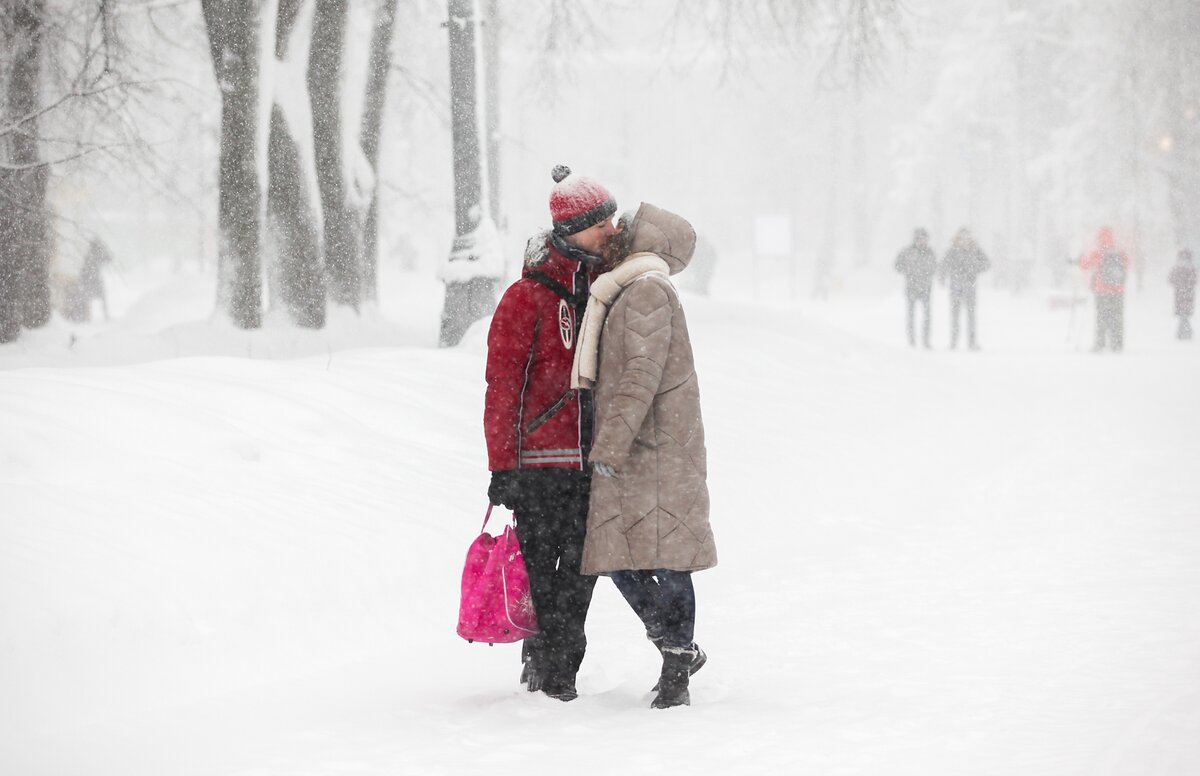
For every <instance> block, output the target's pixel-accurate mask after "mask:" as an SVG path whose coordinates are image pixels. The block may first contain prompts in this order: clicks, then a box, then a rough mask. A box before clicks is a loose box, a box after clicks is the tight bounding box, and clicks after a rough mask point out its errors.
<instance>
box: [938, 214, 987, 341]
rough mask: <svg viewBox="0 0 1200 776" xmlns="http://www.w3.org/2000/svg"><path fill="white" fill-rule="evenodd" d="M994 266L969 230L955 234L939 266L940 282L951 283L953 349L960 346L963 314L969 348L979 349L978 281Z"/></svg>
mask: <svg viewBox="0 0 1200 776" xmlns="http://www.w3.org/2000/svg"><path fill="white" fill-rule="evenodd" d="M991 266H992V263H991V262H990V261H989V260H988V257H987V256H985V255H984V253H983V251H982V250H980V248H979V245H978V243H976V242H975V238H974V237H973V236H972V235H971V233H970V232H969V231H967V230H966V229H959V230H958V234H956V235H954V242H953V243H952V244H951V246H950V250H948V251H946V256H945V258H943V259H942V264H941V266H940V267H938V279H939V280H941V282H942V283H946V282H949V284H950V347H951V348H956V347H958V321H959V318H960V315H959V314H960V312H961V311H962V310H963V308H966V313H967V347H969V348H970V349H971V350H979V342H978V341H977V340H976V338H975V298H976V291H975V279H976V278H978V277H979V273H981V272H986V271H987V270H988V268H989V267H991Z"/></svg>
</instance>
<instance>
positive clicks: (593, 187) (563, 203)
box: [550, 164, 617, 235]
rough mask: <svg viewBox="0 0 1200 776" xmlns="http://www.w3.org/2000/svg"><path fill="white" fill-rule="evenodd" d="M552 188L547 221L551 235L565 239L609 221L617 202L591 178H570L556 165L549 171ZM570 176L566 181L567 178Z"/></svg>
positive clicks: (567, 170) (615, 210)
mask: <svg viewBox="0 0 1200 776" xmlns="http://www.w3.org/2000/svg"><path fill="white" fill-rule="evenodd" d="M550 176H551V177H552V178H554V188H553V189H551V190H550V217H551V218H552V219H554V231H555V232H556V233H557V234H561V235H568V234H575V233H576V232H582V231H583V230H584V229H587V228H588V227H589V226H595V225H596V224H598V223H600V222H601V221H604V220H606V219H609V218H612V216H613V213H616V212H617V201H616V200H615V199H613V196H612V194H609V193H608V189H606V188H604V187H603V186H601V185H600V184H599V183H597V182H596V181H594V180H592V179H591V178H585V177H583V176H582V175H575V176H571V168H570V167H567V166H566V165H562V164H560V165H557V166H556V167H555V168H554V169H553V170H551V171H550ZM568 176H570V177H568Z"/></svg>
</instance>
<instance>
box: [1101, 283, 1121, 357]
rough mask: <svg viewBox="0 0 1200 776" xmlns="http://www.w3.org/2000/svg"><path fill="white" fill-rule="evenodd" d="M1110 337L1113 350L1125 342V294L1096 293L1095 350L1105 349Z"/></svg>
mask: <svg viewBox="0 0 1200 776" xmlns="http://www.w3.org/2000/svg"><path fill="white" fill-rule="evenodd" d="M1106 338H1107V339H1108V343H1109V345H1110V346H1111V347H1112V349H1113V350H1120V349H1121V347H1122V346H1123V345H1124V344H1125V296H1124V295H1123V294H1096V345H1095V347H1094V348H1093V349H1094V350H1103V349H1104V341H1105V339H1106Z"/></svg>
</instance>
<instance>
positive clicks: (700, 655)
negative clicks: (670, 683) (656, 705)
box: [646, 636, 708, 692]
mask: <svg viewBox="0 0 1200 776" xmlns="http://www.w3.org/2000/svg"><path fill="white" fill-rule="evenodd" d="M646 638H648V639H650V643H651V644H653V645H654V648H655V649H657V650H658V654H660V655H661V654H662V651H663V640H662V637H661V636H659V637H658V638H654V637H652V636H647V637H646ZM688 649H689V650H691V651H692V652H694V653H695V654H696V656H695V657H693V658H692V662H691V665H689V666H688V676H691V675H692V674H694V673H696V672H697V671H699V670H700V669H701V668H704V664H705V663H707V662H708V655H706V654H705V653H704V650H703V649H701V648H700V645H699V644H697V643H696V642H694V641H693V642H692V645H691V646H690V647H688ZM650 692H658V683H657V682H656V683H655V684H654V686H653V687H651V688H650Z"/></svg>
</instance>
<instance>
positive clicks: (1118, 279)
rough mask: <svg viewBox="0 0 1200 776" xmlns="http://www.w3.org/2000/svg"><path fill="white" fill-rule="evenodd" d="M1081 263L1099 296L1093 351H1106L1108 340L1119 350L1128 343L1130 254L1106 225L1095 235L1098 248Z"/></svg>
mask: <svg viewBox="0 0 1200 776" xmlns="http://www.w3.org/2000/svg"><path fill="white" fill-rule="evenodd" d="M1079 266H1080V267H1082V268H1083V269H1084V270H1088V271H1090V272H1091V273H1092V293H1093V294H1095V296H1096V344H1095V345H1094V346H1093V347H1092V350H1093V351H1101V350H1104V345H1105V341H1106V340H1107V341H1108V344H1109V346H1110V347H1111V348H1112V349H1113V350H1114V351H1118V350H1120V349H1121V348H1122V347H1123V346H1124V344H1125V278H1126V276H1127V275H1128V274H1129V255H1128V254H1126V253H1125V251H1123V250H1121V249H1120V248H1119V247H1117V244H1116V240H1115V239H1114V238H1113V231H1112V229H1110V228H1109V227H1107V226H1106V227H1103V228H1101V229H1100V231H1099V232H1098V233H1097V234H1096V247H1094V248H1093V249H1092V250H1091V251H1089V252H1088V253H1085V254H1084V255H1083V256H1082V257H1080V259H1079Z"/></svg>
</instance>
